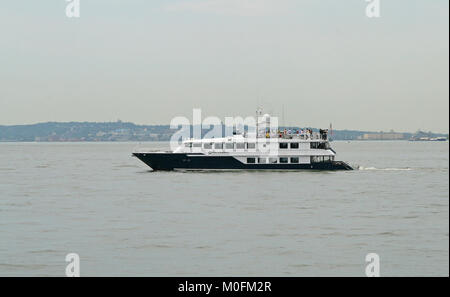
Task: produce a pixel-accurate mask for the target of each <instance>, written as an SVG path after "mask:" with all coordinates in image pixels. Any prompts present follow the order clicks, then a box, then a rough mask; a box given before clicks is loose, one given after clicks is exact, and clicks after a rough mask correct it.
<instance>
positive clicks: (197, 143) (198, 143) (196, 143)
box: [194, 142, 202, 147]
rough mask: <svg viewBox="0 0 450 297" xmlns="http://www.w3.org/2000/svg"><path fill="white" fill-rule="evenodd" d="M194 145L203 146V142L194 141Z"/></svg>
mask: <svg viewBox="0 0 450 297" xmlns="http://www.w3.org/2000/svg"><path fill="white" fill-rule="evenodd" d="M194 147H202V144H201V143H200V142H194Z"/></svg>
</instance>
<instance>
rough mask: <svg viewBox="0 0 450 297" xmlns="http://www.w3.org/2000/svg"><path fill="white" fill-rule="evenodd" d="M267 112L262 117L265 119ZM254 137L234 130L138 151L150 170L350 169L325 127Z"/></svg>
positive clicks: (266, 131)
mask: <svg viewBox="0 0 450 297" xmlns="http://www.w3.org/2000/svg"><path fill="white" fill-rule="evenodd" d="M269 119H270V116H269V115H267V114H266V115H264V116H263V121H264V122H266V123H267V122H268V121H269ZM256 130H257V131H258V133H256V137H255V136H253V137H248V135H247V134H246V133H243V134H239V133H236V132H234V133H233V135H232V136H229V137H222V138H206V139H187V140H184V141H182V143H181V145H180V146H179V147H178V148H177V149H175V150H174V151H165V152H161V151H159V152H153V151H147V150H144V151H137V152H134V153H133V155H134V156H135V157H137V158H139V159H140V160H141V161H142V162H144V163H145V164H147V165H148V166H150V167H151V168H152V169H153V170H177V169H181V170H302V169H305V170H352V169H353V168H352V167H351V166H350V165H348V164H347V163H345V162H343V161H336V160H335V156H336V152H335V151H334V150H333V149H332V148H331V145H330V142H329V139H328V130H327V129H325V130H320V131H319V132H313V131H312V130H311V129H305V130H297V131H286V130H284V131H282V132H281V131H272V130H270V129H267V130H265V131H264V132H263V133H260V131H259V130H258V128H257V129H256Z"/></svg>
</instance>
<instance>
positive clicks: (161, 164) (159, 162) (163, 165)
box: [133, 153, 353, 170]
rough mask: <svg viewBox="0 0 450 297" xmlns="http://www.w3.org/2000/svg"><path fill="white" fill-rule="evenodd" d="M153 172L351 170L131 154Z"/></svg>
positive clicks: (330, 164)
mask: <svg viewBox="0 0 450 297" xmlns="http://www.w3.org/2000/svg"><path fill="white" fill-rule="evenodd" d="M133 155H134V156H135V157H137V158H138V159H140V160H141V161H142V162H144V163H145V164H147V165H148V166H149V167H151V168H152V169H153V170H176V169H182V170H353V168H352V167H351V166H350V165H348V164H347V163H345V162H342V161H327V162H317V163H311V164H280V163H278V164H244V163H242V162H239V161H238V160H237V159H235V158H234V157H232V156H207V155H203V154H185V153H133Z"/></svg>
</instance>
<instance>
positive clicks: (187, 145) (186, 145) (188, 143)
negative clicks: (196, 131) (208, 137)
mask: <svg viewBox="0 0 450 297" xmlns="http://www.w3.org/2000/svg"><path fill="white" fill-rule="evenodd" d="M184 147H192V142H186V143H185V144H184Z"/></svg>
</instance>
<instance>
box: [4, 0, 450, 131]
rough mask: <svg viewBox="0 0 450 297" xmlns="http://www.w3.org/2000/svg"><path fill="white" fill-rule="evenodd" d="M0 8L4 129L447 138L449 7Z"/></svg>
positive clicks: (317, 1) (294, 2) (237, 1)
mask: <svg viewBox="0 0 450 297" xmlns="http://www.w3.org/2000/svg"><path fill="white" fill-rule="evenodd" d="M80 2H81V17H80V18H79V19H69V18H67V17H66V15H65V6H66V5H67V2H65V0H46V1H35V0H20V1H13V0H10V1H1V3H0V125H10V124H24V123H36V122H44V121H115V120H117V119H121V120H122V121H132V122H136V123H140V124H168V123H169V122H170V120H171V119H172V118H173V117H175V116H181V115H184V116H188V117H191V116H192V108H202V110H203V115H204V116H209V115H216V116H219V117H221V118H223V117H225V116H238V115H240V116H247V115H254V111H255V109H256V106H257V105H261V106H262V107H264V108H265V110H266V111H269V112H272V113H274V114H278V115H281V113H282V108H283V106H284V110H285V112H284V114H285V119H284V121H285V123H286V124H292V125H301V126H314V127H326V126H328V125H329V123H330V122H332V123H333V126H334V128H335V129H358V130H372V131H378V130H390V129H394V130H397V131H416V130H417V129H423V130H433V131H436V132H446V133H447V132H448V127H449V111H448V109H449V84H448V79H449V68H448V63H449V58H448V57H449V48H448V42H449V40H448V34H449V32H448V31H449V23H448V22H449V15H448V9H449V7H448V6H449V1H448V0H431V1H430V0H381V17H380V18H378V19H370V18H367V17H366V15H365V7H366V5H367V3H366V2H365V1H364V0H346V1H336V0H172V1H170V0H152V1H149V0H80Z"/></svg>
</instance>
